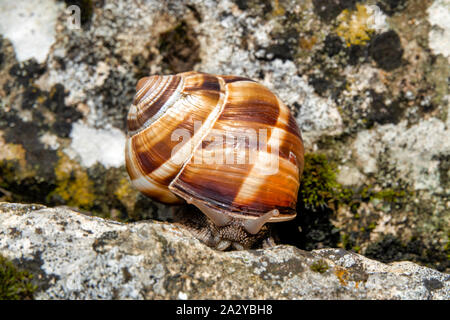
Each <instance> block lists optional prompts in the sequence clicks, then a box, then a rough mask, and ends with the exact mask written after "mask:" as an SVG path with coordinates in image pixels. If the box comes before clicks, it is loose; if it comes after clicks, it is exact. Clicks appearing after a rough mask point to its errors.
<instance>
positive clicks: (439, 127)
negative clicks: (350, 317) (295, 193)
mask: <svg viewBox="0 0 450 320" xmlns="http://www.w3.org/2000/svg"><path fill="white" fill-rule="evenodd" d="M33 2H34V3H37V2H39V5H34V4H33ZM70 4H75V5H78V6H79V7H80V13H81V17H80V18H81V26H80V28H73V24H71V22H73V19H71V17H70V16H69V14H70V12H66V8H67V6H68V5H70ZM35 7H39V10H37V11H36V10H34V8H35ZM0 9H1V10H0V150H1V152H0V200H1V201H10V202H34V203H43V204H47V205H68V206H72V207H77V208H80V209H82V210H86V211H89V212H92V213H93V214H95V215H100V216H104V217H111V218H114V219H118V220H121V221H137V220H140V219H142V218H156V219H160V220H164V219H170V209H169V208H168V207H166V206H164V205H161V204H157V203H155V202H152V201H150V200H149V199H146V198H144V197H143V196H141V195H139V194H138V193H137V192H136V190H134V189H133V188H132V187H131V186H130V184H129V180H128V177H127V174H126V172H125V170H124V166H123V163H124V159H123V145H124V139H125V117H126V112H127V109H128V106H129V105H130V103H131V101H132V97H133V94H134V86H135V84H136V82H137V80H138V79H139V78H140V77H142V76H145V75H148V74H156V73H158V74H159V73H162V74H169V73H176V72H182V71H187V70H191V69H193V70H199V71H204V72H210V73H220V74H236V75H241V76H247V77H250V78H253V79H255V80H258V81H260V82H262V83H263V84H264V85H266V86H267V87H269V88H270V89H272V90H273V91H274V92H275V93H276V94H277V95H279V97H280V98H281V99H282V100H283V101H284V102H285V103H286V104H287V105H288V106H289V107H290V108H291V110H292V112H293V113H294V115H295V117H296V119H297V122H298V124H299V126H300V128H301V130H302V132H303V137H304V140H305V146H306V151H307V152H316V153H324V154H326V155H327V157H328V159H329V161H330V162H332V163H333V164H335V165H336V168H337V169H338V170H339V172H340V173H339V174H338V181H339V182H340V183H341V184H342V186H343V187H344V188H347V189H348V190H351V192H352V193H353V197H352V199H351V200H349V201H347V202H342V201H338V202H339V204H338V205H335V206H333V207H332V209H331V211H320V212H318V213H317V212H316V213H310V212H307V211H305V210H303V209H302V210H301V211H302V215H301V216H302V217H307V218H305V220H302V221H301V222H299V221H296V222H297V223H298V224H299V225H300V226H301V228H302V229H303V230H304V231H303V232H304V238H306V239H308V240H307V241H306V244H305V243H304V242H301V243H298V241H296V240H293V241H292V242H291V243H292V244H295V245H297V246H299V247H300V248H308V249H314V248H322V247H326V246H334V247H336V246H339V247H342V248H345V249H347V250H353V251H355V252H359V253H362V254H364V255H368V256H371V257H373V258H375V259H379V260H381V261H385V262H387V261H394V260H402V259H407V260H413V261H416V262H418V263H421V264H424V265H427V266H432V267H434V268H436V269H439V270H441V271H447V272H448V271H449V270H450V261H449V259H448V256H449V254H450V244H449V240H450V143H449V141H450V140H449V138H448V137H449V136H450V132H449V130H450V129H449V128H450V120H449V119H450V117H449V113H450V104H449V82H448V79H449V76H450V64H449V59H450V51H449V41H448V38H449V37H448V34H449V32H450V28H449V21H450V19H449V18H448V16H449V12H450V4H449V1H448V0H436V1H432V0H426V1H423V0H410V1H391V0H373V1H372V0H369V1H356V0H333V1H331V0H298V1H290V0H289V1H288V0H264V1H253V0H250V1H241V0H221V1H218V0H217V1H215V0H207V1H203V0H182V1H159V0H146V1H144V0H136V1H125V0H115V1H111V0H90V1H68V0H67V1H57V0H45V1H40V0H34V1H31V0H27V1H25V0H20V1H10V2H9V1H5V2H2V4H1V5H0ZM44 9H45V10H44ZM33 10H34V11H33ZM24 21H25V22H26V23H25V22H24ZM43 25H44V26H45V28H42V26H43ZM33 35H35V36H33ZM23 39H33V41H25V42H24V41H23ZM327 210H328V209H327ZM299 211H300V210H299ZM308 215H309V217H310V218H309V217H308ZM299 219H303V218H299ZM293 229H294V230H298V228H297V227H295V228H293ZM293 232H298V231H293ZM296 236H297V234H295V235H292V237H291V238H295V237H296ZM388 248H389V250H388Z"/></svg>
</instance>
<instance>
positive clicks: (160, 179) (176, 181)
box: [125, 72, 304, 234]
mask: <svg viewBox="0 0 450 320" xmlns="http://www.w3.org/2000/svg"><path fill="white" fill-rule="evenodd" d="M136 92H137V93H136V96H135V98H134V101H133V104H132V106H131V108H130V110H129V113H128V118H127V125H128V137H127V142H126V150H125V153H126V156H125V158H126V167H127V171H128V174H129V175H130V178H131V181H132V183H133V185H134V186H135V187H136V188H137V189H138V190H140V191H141V192H142V193H144V194H145V195H147V196H149V197H151V198H153V199H155V200H158V201H160V202H164V203H169V204H176V203H182V202H184V201H187V202H188V203H192V204H193V205H195V206H197V207H198V208H199V209H200V210H201V211H202V212H203V213H204V214H206V215H207V216H208V217H209V218H210V219H211V220H212V221H213V222H214V224H215V225H217V226H225V225H227V224H229V223H230V221H231V220H233V219H234V220H236V219H240V220H241V221H242V225H243V226H244V228H245V229H246V230H247V231H248V232H249V233H251V234H256V233H257V232H258V231H259V230H260V229H261V227H262V226H263V225H264V223H266V222H279V221H287V220H291V219H293V218H294V217H295V216H296V211H295V206H296V201H297V192H298V188H299V185H300V176H301V174H302V170H303V161H304V158H303V154H304V149H303V142H302V138H301V133H300V130H299V128H298V127H297V124H296V121H295V119H294V117H293V116H292V115H291V113H290V111H289V109H288V108H287V107H286V105H284V104H283V103H282V102H281V101H280V100H279V99H278V98H277V97H276V96H275V95H274V94H273V93H272V92H271V91H270V90H269V89H267V88H266V87H264V86H263V85H261V84H259V83H257V82H255V81H253V80H251V79H247V78H243V77H237V76H223V75H211V74H206V73H199V72H185V73H180V74H176V75H167V76H158V75H156V76H149V77H145V78H142V79H141V80H139V82H138V84H137V86H136ZM255 135H256V136H257V137H258V138H257V140H258V143H256V144H255V143H253V142H254V141H255V139H254V137H255ZM218 137H222V138H220V139H219V138H218ZM239 137H244V139H241V138H239ZM211 159H212V160H211ZM217 159H220V160H221V161H214V160H217ZM224 159H225V160H230V159H232V160H231V161H225V160H224ZM251 160H252V161H251ZM268 163H269V164H268ZM273 163H275V164H276V168H275V170H272V171H271V170H270V168H272V167H273V166H272V167H270V164H273ZM268 167H270V168H269V170H268Z"/></svg>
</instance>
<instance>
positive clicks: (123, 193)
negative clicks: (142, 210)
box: [114, 177, 138, 211]
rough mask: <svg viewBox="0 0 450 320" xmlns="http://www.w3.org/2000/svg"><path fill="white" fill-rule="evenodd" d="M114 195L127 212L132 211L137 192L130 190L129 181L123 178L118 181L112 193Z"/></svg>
mask: <svg viewBox="0 0 450 320" xmlns="http://www.w3.org/2000/svg"><path fill="white" fill-rule="evenodd" d="M114 195H115V196H116V197H117V199H119V201H120V202H121V203H122V204H123V205H124V206H125V207H126V208H127V210H128V211H131V210H133V208H134V205H135V203H136V200H137V196H138V192H137V191H136V190H135V189H133V188H131V185H130V181H129V180H128V179H127V178H125V177H123V178H122V179H120V181H119V186H118V187H117V189H116V191H115V192H114Z"/></svg>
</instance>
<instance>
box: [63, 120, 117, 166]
mask: <svg viewBox="0 0 450 320" xmlns="http://www.w3.org/2000/svg"><path fill="white" fill-rule="evenodd" d="M70 137H71V139H72V143H71V145H70V148H67V149H65V150H64V151H65V153H67V155H68V156H69V157H70V158H71V159H75V158H77V157H79V158H80V160H81V164H82V165H83V166H84V167H87V168H88V167H91V166H93V165H95V164H96V163H97V162H98V163H100V164H102V165H103V166H104V167H105V168H110V167H120V166H122V165H124V163H125V158H124V153H125V151H124V150H125V134H124V133H123V132H122V131H120V130H119V129H116V128H110V129H95V128H92V127H89V126H87V125H85V124H83V123H82V122H77V123H74V124H73V126H72V132H71V133H70Z"/></svg>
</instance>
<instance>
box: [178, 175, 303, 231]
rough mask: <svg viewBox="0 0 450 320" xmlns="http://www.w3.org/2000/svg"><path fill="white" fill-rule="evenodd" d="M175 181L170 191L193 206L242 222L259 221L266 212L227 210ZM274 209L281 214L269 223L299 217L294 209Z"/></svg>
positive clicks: (272, 218)
mask: <svg viewBox="0 0 450 320" xmlns="http://www.w3.org/2000/svg"><path fill="white" fill-rule="evenodd" d="M174 182H175V180H174V181H172V183H171V184H170V185H169V190H170V191H172V193H174V194H175V195H177V196H178V197H180V198H182V199H184V200H186V202H187V203H190V204H193V205H195V206H197V205H196V204H195V203H199V204H200V205H201V206H204V207H207V208H209V209H212V210H215V211H220V212H221V213H223V214H225V215H227V216H229V217H232V218H236V219H241V220H256V219H259V218H260V217H261V216H262V215H263V214H264V213H266V211H270V210H266V211H264V212H262V211H253V212H254V213H255V214H251V213H252V211H244V210H242V209H239V208H234V207H232V208H225V206H224V205H223V204H220V203H218V202H217V201H212V200H211V199H208V201H206V200H204V199H201V198H200V197H197V196H196V195H195V194H193V193H192V192H188V191H187V190H183V189H181V188H179V187H176V186H174ZM197 207H198V206H197ZM273 209H278V210H279V212H280V213H279V214H278V215H277V216H273V217H271V218H270V219H269V220H268V222H283V221H289V220H292V219H294V218H295V217H296V216H297V212H296V211H295V210H294V209H292V208H285V207H274V208H273Z"/></svg>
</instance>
